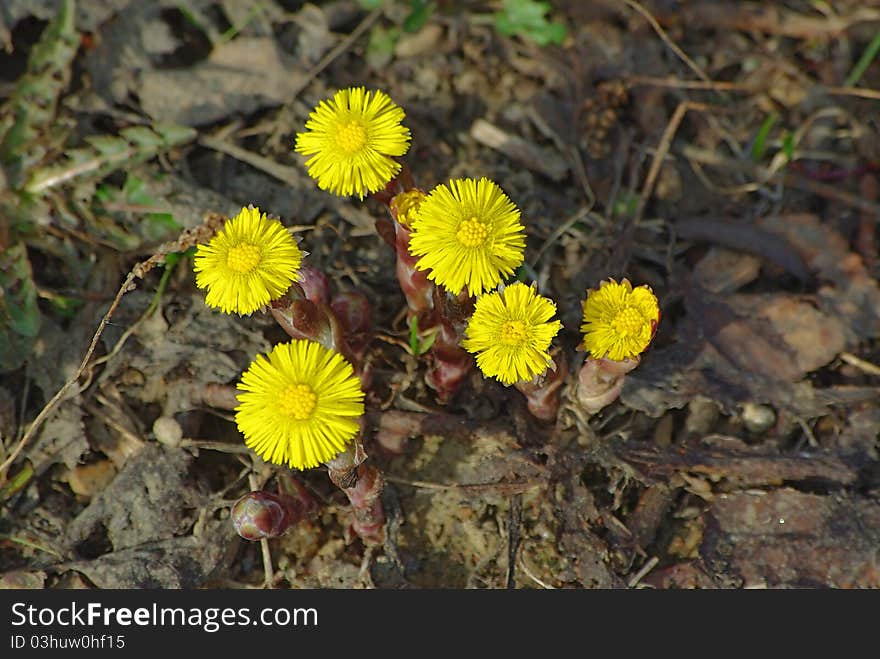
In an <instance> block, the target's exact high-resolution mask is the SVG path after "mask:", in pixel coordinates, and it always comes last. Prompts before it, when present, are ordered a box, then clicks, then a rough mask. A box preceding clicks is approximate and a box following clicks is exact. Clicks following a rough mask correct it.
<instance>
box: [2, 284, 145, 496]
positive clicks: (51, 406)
mask: <svg viewBox="0 0 880 659" xmlns="http://www.w3.org/2000/svg"><path fill="white" fill-rule="evenodd" d="M135 279H137V275H136V274H135V272H134V270H132V271H131V272H129V273H128V276H127V277H126V278H125V281H124V282H122V286H120V287H119V290H118V291H117V292H116V297H114V298H113V302H112V303H111V304H110V308H109V309H108V310H107V313H105V314H104V317H103V318H101V322H100V323H99V324H98V329H97V330H96V331H95V334H94V336H92V342H91V343H90V344H89V347H88V349H87V350H86V354H85V356H84V357H83V359H82V361H81V362H80V364H79V366H78V367H77V369H76V371H75V372H74V374H73V375H72V376H71V377H70V378H69V379H68V380H67V382H65V383H64V385H63V386H62V387H61V389H59V390H58V391H57V393H56V394H55V395H54V396H52V398H51V400H50V401H49V402H48V403H47V404H46V406H45V407H43V409H42V410H40V413H39V414H38V415H37V418H36V419H34V422H33V423H32V424H31V425H30V428H28V429H27V432H25V433H24V435H22V437H21V439H20V440H19V441H18V444H17V445H16V446H15V448H14V449H13V450H12V452H11V453H10V454H9V456H8V457H7V458H6V459H5V460H4V461H3V464H0V483H5V482H6V470H7V469H8V468H9V465H11V464H12V463H13V462H14V461H15V459H16V458H17V457H18V456H19V454H20V453H21V452H22V450H24V447H25V446H26V445H27V443H28V442H29V441H30V440H31V438H32V437H33V436H34V435H35V434H36V432H37V430H39V428H40V426H42V425H43V422H44V421H45V420H46V419H47V418H48V416H49V415H50V414H51V413H52V412H54V411H55V408H56V407H58V404H59V403H60V402H61V401H62V399H63V398H64V397H65V395H66V394H67V392H68V391H69V390H70V388H71V387H72V386H73V385H74V384H76V381H77V380H79V378H80V376H81V375H82V374H83V373H84V372H85V370H86V366H87V365H88V363H89V360H90V359H91V358H92V355H93V354H94V352H95V348H97V347H98V341H99V340H100V339H101V335H102V334H103V333H104V328H105V327H107V323H108V322H109V321H110V317H111V316H112V315H113V313H114V312H115V311H116V307H118V306H119V303H120V302H121V301H122V296H123V295H125V294H126V293H127V292H128V291H130V290H132V288H134V280H135Z"/></svg>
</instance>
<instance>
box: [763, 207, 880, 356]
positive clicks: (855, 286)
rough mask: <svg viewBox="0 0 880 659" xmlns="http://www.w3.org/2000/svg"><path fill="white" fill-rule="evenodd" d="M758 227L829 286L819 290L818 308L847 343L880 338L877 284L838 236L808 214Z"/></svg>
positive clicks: (879, 286) (772, 219) (879, 289)
mask: <svg viewBox="0 0 880 659" xmlns="http://www.w3.org/2000/svg"><path fill="white" fill-rule="evenodd" d="M759 225H760V226H762V227H763V228H765V229H767V230H768V231H772V232H774V233H777V234H780V235H782V236H784V237H785V238H786V240H787V241H788V242H789V243H790V244H791V245H792V246H793V247H794V248H795V249H796V250H797V251H798V252H799V253H800V255H801V257H802V258H803V259H804V261H805V262H806V264H807V266H808V267H809V268H810V269H811V270H813V271H815V272H816V274H817V276H818V277H819V278H820V279H821V280H824V281H825V282H829V283H828V284H825V285H823V286H821V287H820V288H819V291H818V297H819V302H818V304H819V307H820V308H821V309H822V310H823V311H825V312H826V313H827V314H828V315H830V316H834V317H836V318H838V319H839V320H840V321H841V322H842V324H843V327H845V328H846V334H847V341H848V342H851V343H852V342H855V341H858V340H864V339H871V338H875V337H877V336H880V284H878V283H877V280H876V279H874V278H873V277H872V276H871V274H870V273H869V272H868V271H867V269H866V268H865V265H864V262H863V261H862V258H861V257H860V256H859V255H858V254H856V253H855V252H852V251H851V250H850V249H849V244H848V243H847V241H846V240H845V239H844V237H843V236H841V235H840V233H838V232H837V231H835V230H834V229H833V228H831V227H830V226H828V225H826V224H824V223H823V222H822V221H821V220H820V219H819V217H818V216H816V215H812V214H808V213H804V214H791V215H779V216H775V215H774V216H769V217H765V218H763V219H761V220H760V221H759Z"/></svg>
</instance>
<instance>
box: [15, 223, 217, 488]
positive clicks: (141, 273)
mask: <svg viewBox="0 0 880 659" xmlns="http://www.w3.org/2000/svg"><path fill="white" fill-rule="evenodd" d="M225 220H226V218H225V217H223V216H222V215H218V214H215V213H208V214H207V215H206V216H205V220H204V222H203V223H202V224H201V225H200V226H198V227H196V228H194V229H186V230H185V231H183V232H182V233H181V234H180V237H178V239H177V240H174V241H171V242H167V243H164V244H163V245H162V246H161V247H160V248H159V250H158V251H157V252H156V253H155V254H153V255H152V256H151V257H150V258H148V259H147V260H146V261H141V262H140V263H137V264H135V266H134V267H133V268H132V269H131V271H130V272H129V273H128V275H126V277H125V280H124V281H123V282H122V285H121V286H120V287H119V290H118V291H116V295H115V297H114V298H113V301H112V302H111V303H110V308H109V309H108V310H107V313H105V314H104V317H103V318H101V322H100V323H98V328H97V329H96V330H95V333H94V335H93V336H92V340H91V342H89V347H88V348H87V349H86V352H85V355H83V358H82V361H81V362H80V364H79V366H78V367H77V368H76V370H75V371H74V373H73V375H71V376H70V378H68V380H67V381H66V382H65V383H64V384H63V385H62V386H61V388H60V389H59V390H58V391H57V392H56V393H55V395H54V396H52V398H51V399H49V402H48V403H46V404H45V405H44V406H43V409H42V410H40V412H39V414H37V416H36V418H35V419H34V420H33V422H32V423H31V425H30V427H29V428H28V429H27V430H26V431H25V433H24V434H23V435H22V436H21V439H19V440H18V443H17V444H16V445H15V448H14V449H12V451H11V452H10V453H9V455H8V456H7V457H6V459H5V460H4V461H3V463H2V464H0V485H2V484H4V483H5V482H6V471H7V469H9V467H10V465H11V464H12V463H13V462H15V460H16V459H17V458H18V456H19V455H21V452H22V451H23V450H24V448H25V446H27V444H28V442H30V441H31V440H32V439H33V438H34V436H35V435H36V433H37V431H38V430H39V429H40V427H42V425H43V423H45V421H46V419H48V418H49V416H50V415H51V414H52V412H54V411H55V409H56V408H57V407H58V405H59V404H60V403H61V402H62V401H63V400H64V398H65V397H66V396H67V394H68V392H69V391H70V389H71V388H72V387H73V386H74V385H75V384H76V383H77V382H78V381H79V379H80V378H81V377H82V376H83V374H84V373H85V372H86V369H87V368H88V366H89V362H90V361H91V359H92V355H94V354H95V350H96V349H97V347H98V341H100V339H101V335H102V334H103V333H104V330H105V329H106V327H107V323H109V322H110V318H111V317H112V316H113V314H114V313H115V312H116V309H117V308H118V307H119V303H120V302H122V297H123V296H124V295H125V294H126V293H128V292H129V291H132V290H134V288H135V280H137V279H143V278H144V277H146V276H147V274H148V273H149V272H150V271H151V270H152V269H153V268H155V267H156V266H157V265H159V264H160V263H162V262H163V260H164V259H165V256H166V255H167V254H172V253H176V252H184V251H186V250H187V249H189V248H190V247H192V246H194V245H197V244H198V243H200V242H204V241H207V240H208V239H210V237H211V236H213V235H214V234H215V233H216V232H217V230H218V229H219V228H220V227H221V226H222V225H223V222H225Z"/></svg>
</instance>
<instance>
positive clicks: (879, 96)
mask: <svg viewBox="0 0 880 659" xmlns="http://www.w3.org/2000/svg"><path fill="white" fill-rule="evenodd" d="M623 80H624V82H626V83H627V84H628V85H649V86H651V87H666V88H669V89H687V90H693V91H714V92H736V93H741V94H754V93H756V92H760V91H762V90H761V88H759V87H757V86H756V85H754V84H748V83H742V82H727V81H716V80H709V81H704V80H680V79H679V78H656V77H653V76H640V75H633V76H626V77H625V78H624V79H623ZM812 89H813V93H822V92H824V93H826V94H828V95H829V96H854V97H857V98H866V99H869V100H873V101H880V91H878V90H876V89H867V88H862V87H823V86H822V85H815V86H814V87H813V88H812Z"/></svg>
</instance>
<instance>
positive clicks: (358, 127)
mask: <svg viewBox="0 0 880 659" xmlns="http://www.w3.org/2000/svg"><path fill="white" fill-rule="evenodd" d="M403 117H404V112H403V110H402V109H401V108H400V107H398V106H397V105H395V104H394V102H393V101H392V100H391V99H390V98H389V97H388V95H387V94H386V93H385V92H382V91H375V92H368V91H366V90H365V89H364V88H363V87H355V88H352V89H342V90H340V91H338V92H336V94H335V95H334V96H333V98H332V99H330V100H326V101H321V102H320V103H319V104H318V107H316V108H315V109H314V110H312V112H311V114H309V120H308V121H307V122H306V131H305V132H303V133H298V134H297V136H296V146H295V147H294V149H295V150H296V152H297V153H300V154H303V155H306V156H312V157H311V158H309V159H308V160H307V161H306V167H307V168H308V170H309V176H311V177H312V178H313V179H315V180H316V181H317V182H318V187H319V188H321V189H322V190H328V191H329V192H332V193H333V194H336V195H340V196H348V195H355V194H356V195H358V196H359V197H360V198H361V199H363V198H364V195H365V194H366V193H372V192H376V191H377V190H381V189H382V188H384V187H385V186H386V185H388V182H389V181H391V179H393V178H394V177H395V176H397V173H398V172H399V171H400V163H398V162H397V161H396V160H394V158H393V157H392V156H402V155H403V154H405V153H406V152H407V149H409V140H410V134H409V129H408V128H407V127H406V126H403V125H401V123H400V122H401V121H403Z"/></svg>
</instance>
